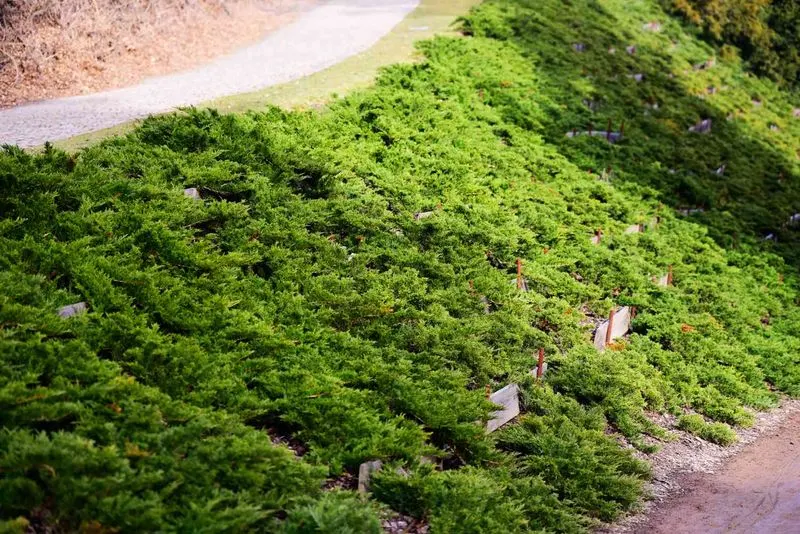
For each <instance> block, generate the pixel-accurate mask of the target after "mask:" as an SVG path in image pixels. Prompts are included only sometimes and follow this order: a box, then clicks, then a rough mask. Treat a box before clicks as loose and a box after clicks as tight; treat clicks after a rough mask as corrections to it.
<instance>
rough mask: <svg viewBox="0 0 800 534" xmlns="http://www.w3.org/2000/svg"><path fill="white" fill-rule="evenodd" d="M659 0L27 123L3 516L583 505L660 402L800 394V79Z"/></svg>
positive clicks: (9, 526)
mask: <svg viewBox="0 0 800 534" xmlns="http://www.w3.org/2000/svg"><path fill="white" fill-rule="evenodd" d="M659 5H660V4H659V2H657V1H656V0H638V1H634V2H630V1H624V0H602V1H601V0H598V1H591V0H571V1H562V0H488V1H487V2H486V3H484V4H483V5H481V6H479V7H478V8H476V9H475V10H474V11H472V12H471V13H470V14H469V15H468V16H466V17H465V18H464V19H463V20H462V21H460V22H459V24H460V25H461V27H462V28H463V33H464V36H463V37H461V38H437V39H434V40H432V41H429V42H426V43H424V44H423V45H422V46H421V52H422V54H423V60H422V61H421V62H420V63H419V64H415V65H403V66H396V67H392V68H390V69H387V70H386V71H384V72H383V73H382V75H381V76H380V78H379V79H378V80H377V82H376V85H375V86H374V87H373V88H370V89H368V90H366V91H363V92H360V93H357V94H354V95H352V96H349V97H347V98H345V99H342V100H338V101H336V102H334V103H333V104H331V105H330V107H329V108H328V109H326V110H324V111H322V112H303V111H296V112H286V111H282V110H279V109H269V110H265V111H263V112H257V113H256V112H253V113H249V114H246V115H220V114H218V113H216V112H213V111H196V110H187V111H186V112H185V113H181V114H174V115H169V116H165V117H161V118H154V119H149V120H147V121H145V122H144V124H142V126H141V127H140V128H138V129H137V130H136V131H135V132H133V133H132V134H130V135H128V136H126V137H123V138H115V139H110V140H108V141H105V142H103V143H101V144H100V145H98V146H95V147H93V148H89V149H86V150H83V151H81V152H79V153H77V154H66V153H63V152H60V151H57V150H54V149H52V148H47V149H46V150H45V151H44V152H43V153H41V154H35V155H34V154H30V153H26V152H23V151H22V150H20V149H17V148H15V147H5V148H4V149H3V151H2V153H0V186H1V187H2V193H1V194H0V358H2V365H0V424H2V430H0V530H3V531H8V532H25V531H29V532H72V531H83V532H109V533H110V532H148V531H163V532H337V533H338V532H344V533H346V532H353V533H356V532H357V533H361V532H379V531H380V530H381V523H380V517H382V516H383V517H385V516H386V514H391V513H393V512H398V513H403V514H406V515H410V516H413V517H415V518H417V519H419V520H421V521H423V522H424V524H426V525H428V526H429V528H430V532H436V533H443V532H453V533H456V532H458V533H462V532H498V533H500V532H526V531H560V532H581V531H585V530H587V529H590V528H591V527H592V526H593V525H596V524H597V522H598V521H606V520H611V519H613V518H615V517H617V516H618V515H619V514H620V513H621V512H624V511H626V510H629V509H631V507H632V506H634V505H635V504H636V503H637V502H638V500H639V499H640V497H641V495H642V485H643V482H644V481H645V480H646V479H647V477H648V473H649V471H648V466H647V463H646V462H644V461H642V460H639V459H637V458H636V457H635V456H634V454H633V452H632V450H633V449H639V450H640V451H642V452H644V453H647V452H650V451H652V450H654V449H655V448H656V447H657V446H658V443H659V442H662V441H665V440H669V439H671V436H672V433H671V432H670V430H669V429H664V428H661V427H659V426H657V425H656V424H654V423H653V422H652V421H651V419H650V418H649V417H648V415H649V414H651V413H654V412H667V413H672V414H675V415H680V416H681V417H680V418H679V422H678V425H679V426H680V427H681V428H683V429H686V430H689V431H691V432H695V433H697V434H698V435H700V436H701V437H703V438H705V439H709V440H713V441H717V442H720V443H729V442H730V441H731V440H732V439H734V437H735V435H734V434H733V432H732V428H735V427H743V426H747V425H749V424H752V421H753V411H754V410H759V409H766V408H769V407H771V406H774V405H775V404H776V402H777V399H778V396H779V395H780V394H790V395H797V394H800V365H798V364H799V363H800V362H799V361H798V360H799V359H800V337H798V336H800V312H798V310H797V306H796V303H797V300H798V296H800V293H798V289H799V287H798V278H797V275H796V267H797V265H798V261H799V260H800V256H798V252H797V246H796V245H797V243H798V241H797V236H796V231H795V223H794V222H793V221H792V220H790V217H791V216H792V215H793V214H794V213H795V212H796V211H800V185H799V184H800V182H798V178H800V172H799V170H798V155H797V150H798V149H799V148H800V145H799V144H798V143H800V141H799V140H800V119H798V118H796V117H795V116H794V113H793V110H794V108H795V107H797V106H799V105H800V102H798V99H797V96H796V95H793V94H791V93H787V92H782V91H781V90H780V89H778V88H777V86H775V85H774V84H772V83H771V82H769V81H765V80H762V79H759V78H756V77H754V76H752V75H750V74H747V73H746V72H745V71H744V70H743V68H742V64H741V62H740V60H739V59H738V57H737V56H736V55H735V54H732V53H731V52H730V49H727V53H726V54H725V55H719V54H717V53H716V52H715V50H714V49H712V48H710V47H709V45H707V44H705V43H704V42H703V41H701V40H700V39H698V36H697V35H695V34H693V33H692V32H693V31H696V30H692V29H691V28H688V27H686V28H685V27H682V26H681V25H680V23H679V22H678V21H676V20H671V19H669V18H668V15H666V14H665V13H664V12H663V11H661V10H660V8H659ZM654 20H658V21H659V23H660V27H658V31H654V30H653V28H654V25H652V24H651V25H649V26H648V23H650V22H652V21H654ZM629 47H634V48H629ZM626 49H627V50H626ZM706 119H711V121H712V127H711V131H710V132H708V133H705V134H703V133H696V132H690V131H689V128H690V127H691V126H692V125H695V124H697V123H698V122H699V121H702V120H706ZM623 122H624V127H622V126H621V123H623ZM607 124H611V125H612V128H613V129H614V130H619V133H620V134H621V139H619V140H618V141H619V142H616V143H611V142H609V141H608V140H607V139H606V138H604V137H603V136H589V135H577V136H575V137H568V136H566V135H565V134H566V133H567V132H571V131H572V130H576V131H586V130H598V129H604V128H606V125H607ZM623 130H624V131H623ZM190 187H194V188H197V190H198V191H199V193H200V197H201V199H200V200H196V199H193V198H190V197H188V196H186V195H185V194H184V193H183V190H184V188H190ZM676 208H686V209H689V208H691V210H692V211H690V212H688V213H691V215H688V216H685V215H680V214H679V213H678V212H677V211H676ZM421 214H424V215H421ZM634 224H644V225H645V227H646V229H645V231H644V232H636V233H625V229H626V228H628V227H629V226H631V225H634ZM598 231H601V232H602V236H603V238H602V241H601V242H600V244H599V245H595V244H593V243H592V242H591V237H592V236H593V235H595V233H596V232H598ZM765 237H768V239H766V240H765ZM517 258H520V260H521V262H522V270H523V275H524V277H525V278H526V280H527V284H528V287H529V289H530V290H529V291H528V292H522V291H519V290H518V289H517V287H516V283H515V280H516V260H517ZM670 266H672V268H673V276H674V283H673V284H672V285H671V286H661V285H658V284H656V283H654V277H656V278H657V277H660V276H662V275H663V274H664V273H666V272H667V270H668V268H669V267H670ZM76 302H86V303H87V304H88V311H87V312H86V313H83V314H78V315H75V316H73V317H70V318H66V319H65V318H62V317H59V315H58V310H59V308H61V307H62V306H65V305H69V304H73V303H76ZM621 305H631V306H636V308H637V310H638V313H637V315H636V318H635V319H634V322H633V332H632V334H631V335H630V336H629V337H627V338H626V339H624V340H621V341H619V342H617V343H615V344H614V345H613V346H612V347H610V349H609V350H606V351H603V352H598V351H597V350H596V349H595V348H594V346H593V345H592V342H591V333H592V324H594V322H596V320H597V319H598V318H602V317H604V316H606V315H607V314H608V312H609V310H610V309H611V308H612V307H614V306H621ZM539 348H544V349H545V350H546V355H547V360H548V364H549V370H548V373H547V375H546V377H545V380H544V381H543V383H537V382H536V381H535V379H534V378H533V377H531V375H530V373H529V371H530V369H531V368H532V367H533V366H534V365H535V360H536V352H537V351H538V349H539ZM510 382H514V383H518V384H520V387H521V391H522V399H521V400H522V411H523V413H522V415H521V416H520V417H519V418H518V419H517V420H515V421H514V422H513V423H512V424H509V425H507V426H505V427H503V428H502V429H501V430H499V431H498V432H495V433H493V434H490V435H486V434H485V432H484V428H483V425H482V423H481V422H482V421H485V420H486V419H487V418H488V417H489V414H490V412H491V411H492V410H493V406H492V405H491V403H489V402H488V401H487V400H486V398H485V394H484V391H485V387H486V386H487V385H489V386H490V387H491V388H493V389H498V388H500V387H502V386H503V385H505V384H508V383H510ZM623 443H624V444H627V445H624V444H623ZM423 457H434V458H436V461H434V462H432V463H431V462H427V461H421V459H422V458H423ZM373 459H381V460H383V461H384V463H385V467H384V469H383V470H382V471H380V472H379V473H378V474H376V475H375V476H374V478H373V481H372V488H371V495H370V497H369V498H368V499H362V498H360V497H359V496H358V495H357V494H356V492H355V491H354V489H353V487H352V486H353V485H352V483H351V482H350V481H351V480H352V474H353V473H355V472H357V469H358V466H359V464H360V463H361V462H364V461H367V460H373Z"/></svg>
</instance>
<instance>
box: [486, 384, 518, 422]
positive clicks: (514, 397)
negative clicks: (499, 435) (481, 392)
mask: <svg viewBox="0 0 800 534" xmlns="http://www.w3.org/2000/svg"><path fill="white" fill-rule="evenodd" d="M489 400H490V401H492V402H493V403H494V404H497V405H499V406H502V409H500V410H497V411H496V412H492V418H491V419H489V421H488V422H487V423H486V433H487V434H490V433H492V432H494V431H495V430H497V429H498V428H500V427H501V426H503V425H505V424H506V423H508V422H509V421H511V420H512V419H514V418H515V417H516V416H518V415H519V386H517V385H516V384H509V385H507V386H506V387H504V388H503V389H500V390H498V391H495V392H494V393H492V394H491V395H489Z"/></svg>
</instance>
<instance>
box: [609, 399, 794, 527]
mask: <svg viewBox="0 0 800 534" xmlns="http://www.w3.org/2000/svg"><path fill="white" fill-rule="evenodd" d="M663 423H664V421H662V424H663ZM649 460H650V461H651V462H652V463H653V471H654V478H653V482H652V484H651V487H650V488H649V489H650V492H651V494H652V496H653V500H652V501H650V502H648V503H646V504H645V505H644V509H643V511H642V513H640V514H638V515H634V516H631V517H628V518H626V519H624V520H622V521H621V522H619V523H617V524H615V525H611V526H606V527H604V528H602V529H599V532H604V533H615V534H620V533H647V534H654V533H655V534H660V533H664V534H667V533H668V534H694V533H698V534H699V533H703V534H705V533H721V532H726V533H781V534H784V533H785V534H793V533H800V401H797V400H788V401H785V402H784V404H783V405H782V406H781V407H780V408H778V409H776V410H773V411H771V412H765V413H760V414H757V416H756V424H755V425H754V426H753V427H752V428H750V429H746V430H744V431H742V432H741V433H740V440H739V443H738V444H736V445H734V446H732V447H719V446H717V445H714V444H711V443H708V442H704V441H702V440H700V439H699V438H696V437H694V436H691V435H688V434H681V437H680V439H679V440H677V441H676V442H673V443H670V444H667V445H666V446H665V447H664V448H663V449H662V450H661V451H659V452H658V453H657V454H655V455H653V456H652V457H650V458H649Z"/></svg>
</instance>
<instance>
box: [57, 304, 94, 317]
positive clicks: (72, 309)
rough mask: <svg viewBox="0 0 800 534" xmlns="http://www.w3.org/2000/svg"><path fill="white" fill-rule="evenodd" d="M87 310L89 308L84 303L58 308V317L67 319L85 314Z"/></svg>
mask: <svg viewBox="0 0 800 534" xmlns="http://www.w3.org/2000/svg"><path fill="white" fill-rule="evenodd" d="M88 310H89V306H88V305H87V304H86V303H85V302H76V303H75V304H70V305H69V306H63V307H61V308H59V309H58V316H59V317H63V318H64V319H67V318H69V317H73V316H75V315H79V314H81V313H86V312H87V311H88Z"/></svg>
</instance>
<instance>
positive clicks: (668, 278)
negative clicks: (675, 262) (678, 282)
mask: <svg viewBox="0 0 800 534" xmlns="http://www.w3.org/2000/svg"><path fill="white" fill-rule="evenodd" d="M667 285H668V286H671V285H672V265H670V266H669V270H668V271H667Z"/></svg>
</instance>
